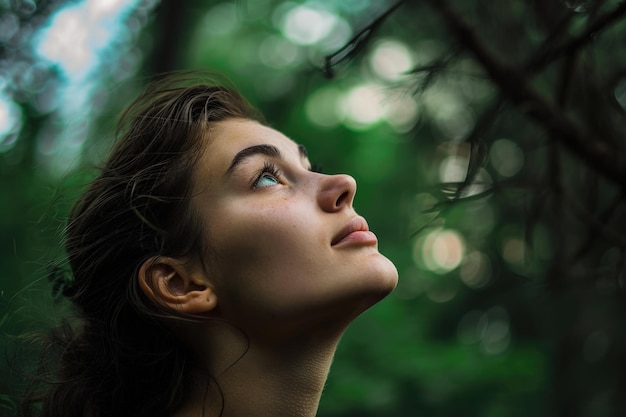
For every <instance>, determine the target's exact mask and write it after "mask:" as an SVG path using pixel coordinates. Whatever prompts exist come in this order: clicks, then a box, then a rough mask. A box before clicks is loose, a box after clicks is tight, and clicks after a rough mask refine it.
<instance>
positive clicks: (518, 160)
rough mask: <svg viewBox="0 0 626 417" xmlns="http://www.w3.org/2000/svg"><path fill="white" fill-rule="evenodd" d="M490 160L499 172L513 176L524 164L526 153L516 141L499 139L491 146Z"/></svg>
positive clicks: (504, 175) (505, 175)
mask: <svg viewBox="0 0 626 417" xmlns="http://www.w3.org/2000/svg"><path fill="white" fill-rule="evenodd" d="M489 158H490V159H489V161H490V162H491V165H492V166H493V167H494V169H495V170H496V171H497V172H498V174H500V175H502V176H503V177H512V176H513V175H515V174H517V173H518V172H519V171H520V169H522V166H523V165H524V153H523V152H522V149H521V148H520V147H519V145H517V144H516V143H515V142H513V141H511V140H509V139H498V140H496V141H495V142H494V143H493V144H492V145H491V147H490V148H489Z"/></svg>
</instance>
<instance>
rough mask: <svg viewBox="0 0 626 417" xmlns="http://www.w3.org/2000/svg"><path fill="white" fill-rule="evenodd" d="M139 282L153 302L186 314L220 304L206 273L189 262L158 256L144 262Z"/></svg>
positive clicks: (202, 312) (199, 312)
mask: <svg viewBox="0 0 626 417" xmlns="http://www.w3.org/2000/svg"><path fill="white" fill-rule="evenodd" d="M137 279H138V280H139V286H140V288H141V290H142V291H143V293H144V294H145V295H146V296H147V297H148V298H149V299H151V300H152V301H153V302H154V303H156V304H158V305H162V306H166V307H169V308H171V309H173V310H176V311H178V312H181V313H185V314H204V313H208V312H209V311H211V310H213V309H214V308H215V307H216V305H217V296H216V294H215V292H214V291H213V288H212V287H211V286H210V284H209V283H208V282H207V281H206V279H205V277H204V275H203V274H202V273H201V272H200V271H199V270H196V269H195V268H193V267H192V266H191V265H190V264H189V263H186V262H181V261H179V260H177V259H173V258H169V257H165V256H156V257H152V258H150V259H147V260H146V261H144V262H143V264H141V266H140V268H139V271H138V273H137Z"/></svg>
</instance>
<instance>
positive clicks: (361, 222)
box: [330, 216, 378, 246]
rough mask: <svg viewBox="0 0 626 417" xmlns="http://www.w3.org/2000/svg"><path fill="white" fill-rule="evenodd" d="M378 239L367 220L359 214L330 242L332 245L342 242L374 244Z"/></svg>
mask: <svg viewBox="0 0 626 417" xmlns="http://www.w3.org/2000/svg"><path fill="white" fill-rule="evenodd" d="M377 241H378V240H377V239H376V235H375V234H374V233H372V232H370V229H369V227H368V225H367V222H366V221H365V219H364V218H363V217H360V216H357V217H355V218H353V219H352V220H350V221H349V222H348V224H346V225H345V226H344V227H343V228H342V229H341V230H340V231H339V233H337V235H336V236H335V237H334V238H333V240H332V241H331V242H330V245H331V246H336V245H339V244H341V243H350V242H352V243H359V244H373V243H376V242H377Z"/></svg>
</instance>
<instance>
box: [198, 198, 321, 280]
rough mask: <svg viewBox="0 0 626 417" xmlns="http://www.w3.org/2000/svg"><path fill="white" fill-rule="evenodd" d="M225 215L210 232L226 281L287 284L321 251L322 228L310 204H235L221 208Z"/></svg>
mask: <svg viewBox="0 0 626 417" xmlns="http://www.w3.org/2000/svg"><path fill="white" fill-rule="evenodd" d="M220 211H221V212H223V213H224V215H223V216H216V217H217V218H221V219H222V221H221V222H219V223H214V226H213V227H211V231H210V235H211V236H212V237H213V239H212V241H213V248H214V252H215V254H216V256H215V260H214V263H215V265H214V267H215V268H216V269H217V271H219V273H218V274H219V277H216V278H219V279H220V281H222V282H230V283H231V284H235V285H238V284H239V283H241V284H245V286H258V285H262V284H263V283H266V285H270V284H272V285H275V284H280V283H281V282H282V283H283V284H287V283H288V282H289V277H292V276H294V274H298V273H299V272H302V271H301V269H302V268H303V267H306V265H308V264H310V263H311V262H312V260H313V259H314V258H315V256H316V253H317V254H319V251H320V246H319V245H320V243H321V240H322V238H321V230H320V229H321V228H320V227H319V225H315V224H312V220H313V217H312V216H311V215H307V213H306V207H302V205H301V204H297V203H283V204H282V205H281V207H280V209H276V208H273V207H263V206H259V205H257V206H256V207H255V206H254V205H244V204H241V203H239V204H236V205H233V206H231V207H225V208H224V210H220Z"/></svg>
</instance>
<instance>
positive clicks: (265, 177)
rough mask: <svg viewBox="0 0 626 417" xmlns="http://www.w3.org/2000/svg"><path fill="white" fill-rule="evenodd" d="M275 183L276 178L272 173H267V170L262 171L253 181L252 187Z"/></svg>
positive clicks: (267, 185)
mask: <svg viewBox="0 0 626 417" xmlns="http://www.w3.org/2000/svg"><path fill="white" fill-rule="evenodd" d="M276 184H278V180H277V179H276V178H274V176H273V175H271V174H269V173H267V172H264V173H263V174H261V176H260V177H259V178H257V180H256V181H255V182H254V188H263V187H269V186H271V185H276Z"/></svg>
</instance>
